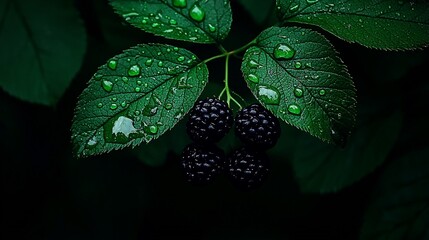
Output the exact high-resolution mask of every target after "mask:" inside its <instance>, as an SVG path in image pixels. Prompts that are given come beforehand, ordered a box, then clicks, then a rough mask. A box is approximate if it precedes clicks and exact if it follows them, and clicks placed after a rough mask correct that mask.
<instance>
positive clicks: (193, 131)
mask: <svg viewBox="0 0 429 240" xmlns="http://www.w3.org/2000/svg"><path fill="white" fill-rule="evenodd" d="M189 116H190V117H189V120H188V122H187V124H186V130H187V133H188V135H189V137H190V138H191V139H192V140H193V141H195V142H198V143H215V142H218V141H219V140H221V139H222V138H223V137H224V136H225V135H226V134H227V133H228V131H229V129H231V127H232V124H233V121H234V120H233V116H232V112H231V110H230V109H229V108H228V105H227V104H226V103H225V102H223V101H221V100H219V99H217V98H206V99H203V100H200V101H198V102H197V103H196V104H195V106H194V107H193V108H192V110H191V112H190V115H189Z"/></svg>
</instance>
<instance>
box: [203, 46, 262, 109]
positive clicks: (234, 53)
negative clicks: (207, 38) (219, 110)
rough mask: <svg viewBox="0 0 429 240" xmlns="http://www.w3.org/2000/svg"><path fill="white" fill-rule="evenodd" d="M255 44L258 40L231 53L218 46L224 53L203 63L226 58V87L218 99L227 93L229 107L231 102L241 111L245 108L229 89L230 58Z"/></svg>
mask: <svg viewBox="0 0 429 240" xmlns="http://www.w3.org/2000/svg"><path fill="white" fill-rule="evenodd" d="M255 43H256V39H254V40H252V41H251V42H249V43H247V44H246V45H244V46H242V47H240V48H237V49H235V50H232V51H229V52H228V51H227V50H225V48H224V47H223V46H222V45H218V48H219V50H220V51H221V52H222V54H219V55H216V56H213V57H211V58H208V59H206V60H204V61H203V63H208V62H210V61H213V60H216V59H218V58H223V57H225V79H224V83H225V87H224V88H223V90H222V92H221V93H220V94H219V97H218V98H219V99H221V98H222V97H223V95H224V94H225V93H226V103H227V104H228V107H231V101H232V102H233V103H235V104H236V105H237V106H238V107H239V108H240V109H242V108H243V107H242V106H241V104H240V103H239V102H238V101H237V100H236V99H235V98H234V97H233V96H232V94H231V92H232V91H231V90H230V88H229V58H230V57H231V56H236V54H238V53H240V52H243V51H245V50H247V49H248V48H249V47H250V46H252V45H254V44H255ZM234 94H235V95H237V96H238V97H240V98H241V96H240V95H238V94H237V93H234ZM241 99H242V98H241Z"/></svg>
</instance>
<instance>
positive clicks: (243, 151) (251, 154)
mask: <svg viewBox="0 0 429 240" xmlns="http://www.w3.org/2000/svg"><path fill="white" fill-rule="evenodd" d="M269 172H270V168H269V161H268V157H267V155H266V154H265V153H264V152H259V151H255V150H252V149H250V148H249V147H242V148H239V149H237V150H235V151H234V152H233V153H232V154H231V156H230V157H229V158H228V166H227V174H228V176H229V178H230V179H231V181H232V183H233V184H234V185H235V186H236V187H238V188H240V189H243V190H250V189H255V188H257V187H259V186H260V185H261V184H262V183H263V182H264V180H265V179H266V178H267V176H268V173H269Z"/></svg>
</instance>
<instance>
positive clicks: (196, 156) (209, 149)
mask: <svg viewBox="0 0 429 240" xmlns="http://www.w3.org/2000/svg"><path fill="white" fill-rule="evenodd" d="M224 165H225V154H224V152H223V151H222V150H221V149H219V148H218V147H216V146H214V145H209V146H201V145H198V144H195V143H192V144H189V145H188V146H186V147H185V149H184V150H183V153H182V156H181V161H180V166H181V168H182V170H183V172H184V175H185V178H186V181H188V182H190V183H193V184H196V185H205V184H208V183H210V182H212V181H213V180H214V179H215V178H216V177H217V176H218V175H219V174H220V173H221V172H222V171H223V168H224Z"/></svg>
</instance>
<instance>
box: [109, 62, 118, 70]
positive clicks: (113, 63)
mask: <svg viewBox="0 0 429 240" xmlns="http://www.w3.org/2000/svg"><path fill="white" fill-rule="evenodd" d="M117 66H118V61H116V60H110V61H109V62H108V63H107V67H108V68H110V69H112V70H116V67H117Z"/></svg>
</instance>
